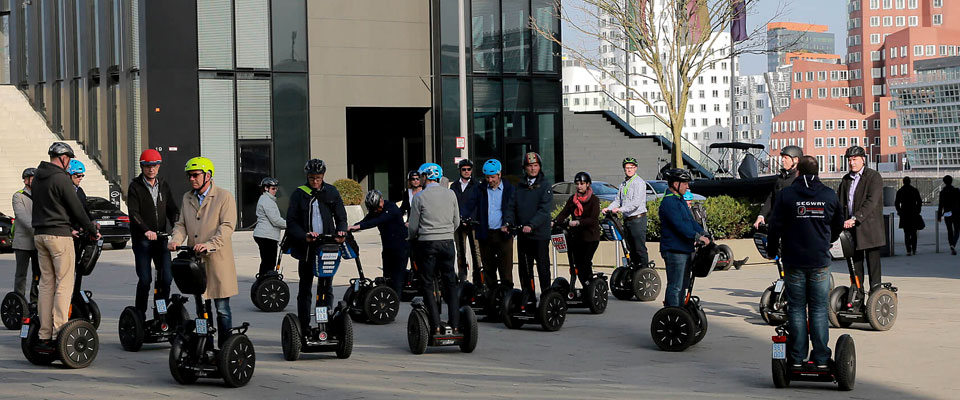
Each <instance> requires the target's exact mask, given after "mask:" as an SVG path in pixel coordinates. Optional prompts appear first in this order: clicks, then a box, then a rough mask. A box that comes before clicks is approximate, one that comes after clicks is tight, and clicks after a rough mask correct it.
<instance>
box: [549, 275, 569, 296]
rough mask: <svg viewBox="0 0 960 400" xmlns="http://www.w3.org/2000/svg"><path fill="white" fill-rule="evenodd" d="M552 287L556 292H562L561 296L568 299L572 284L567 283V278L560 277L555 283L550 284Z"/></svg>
mask: <svg viewBox="0 0 960 400" xmlns="http://www.w3.org/2000/svg"><path fill="white" fill-rule="evenodd" d="M550 287H551V288H553V289H554V290H556V291H558V292H560V295H561V296H563V297H567V294H568V293H570V282H568V281H567V278H564V277H562V276H558V277H557V278H556V279H554V280H553V283H551V284H550Z"/></svg>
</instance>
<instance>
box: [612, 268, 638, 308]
mask: <svg viewBox="0 0 960 400" xmlns="http://www.w3.org/2000/svg"><path fill="white" fill-rule="evenodd" d="M629 276H630V270H629V269H627V268H626V267H617V268H616V269H614V270H613V274H612V275H610V291H611V292H612V293H613V297H616V298H617V300H630V299H632V298H633V284H632V283H630V282H629V280H628V278H629Z"/></svg>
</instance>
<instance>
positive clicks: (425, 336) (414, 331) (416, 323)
mask: <svg viewBox="0 0 960 400" xmlns="http://www.w3.org/2000/svg"><path fill="white" fill-rule="evenodd" d="M425 314H426V313H424V312H423V311H420V310H412V311H410V317H409V318H407V344H409V345H410V352H411V353H413V354H423V352H425V351H427V342H429V341H430V324H428V323H427V316H426V315H425Z"/></svg>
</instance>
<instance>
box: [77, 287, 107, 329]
mask: <svg viewBox="0 0 960 400" xmlns="http://www.w3.org/2000/svg"><path fill="white" fill-rule="evenodd" d="M87 296H88V297H87V298H89V296H90V292H87ZM87 313H88V314H86V315H84V314H83V313H78V314H77V315H74V316H73V318H71V319H83V320H85V321H87V322H89V323H91V324H93V328H94V329H100V319H101V315H100V306H98V305H97V301H96V300H94V299H90V302H89V303H87Z"/></svg>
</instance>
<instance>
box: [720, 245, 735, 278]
mask: <svg viewBox="0 0 960 400" xmlns="http://www.w3.org/2000/svg"><path fill="white" fill-rule="evenodd" d="M717 250H718V251H720V259H721V260H722V263H723V270H724V271H726V270H728V269H730V267H732V266H733V249H731V248H730V246H727V245H725V244H721V245H718V246H717Z"/></svg>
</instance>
